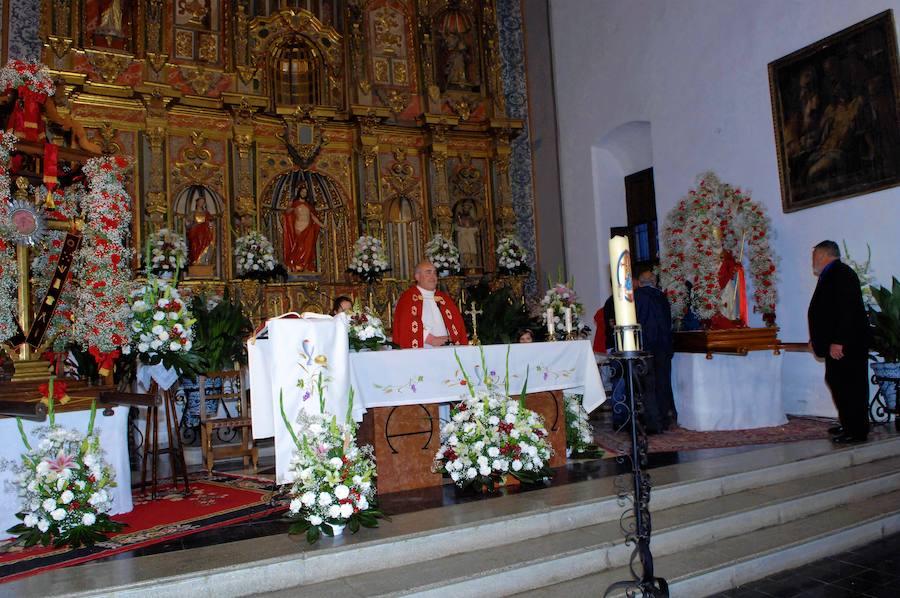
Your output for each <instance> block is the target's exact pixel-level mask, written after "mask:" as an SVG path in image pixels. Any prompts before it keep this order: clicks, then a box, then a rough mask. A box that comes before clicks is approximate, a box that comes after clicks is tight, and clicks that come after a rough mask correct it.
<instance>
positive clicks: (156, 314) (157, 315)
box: [153, 311, 166, 322]
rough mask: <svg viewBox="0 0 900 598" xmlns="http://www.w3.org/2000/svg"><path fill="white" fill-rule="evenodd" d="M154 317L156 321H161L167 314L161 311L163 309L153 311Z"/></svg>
mask: <svg viewBox="0 0 900 598" xmlns="http://www.w3.org/2000/svg"><path fill="white" fill-rule="evenodd" d="M153 319H154V321H156V322H160V321H162V320H165V319H166V314H165V313H163V312H161V311H157V312H154V313H153Z"/></svg>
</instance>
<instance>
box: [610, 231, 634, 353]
mask: <svg viewBox="0 0 900 598" xmlns="http://www.w3.org/2000/svg"><path fill="white" fill-rule="evenodd" d="M609 269H610V273H611V275H612V297H613V306H614V307H615V312H616V325H617V326H632V325H634V324H637V313H636V312H635V310H634V286H633V282H632V279H631V251H630V249H629V247H628V237H622V236H616V237H613V238H612V239H610V240H609ZM622 344H623V346H622V347H619V349H621V350H622V351H636V350H637V340H636V337H635V335H634V334H626V335H625V338H624V339H623V343H622Z"/></svg>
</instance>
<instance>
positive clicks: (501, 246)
mask: <svg viewBox="0 0 900 598" xmlns="http://www.w3.org/2000/svg"><path fill="white" fill-rule="evenodd" d="M497 266H499V268H500V271H501V272H503V273H504V274H522V273H525V272H528V265H527V264H526V263H525V247H524V246H523V245H522V242H521V241H519V238H518V237H516V236H515V235H504V236H502V237H500V240H499V241H498V242H497Z"/></svg>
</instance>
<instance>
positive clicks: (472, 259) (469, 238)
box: [456, 202, 479, 268]
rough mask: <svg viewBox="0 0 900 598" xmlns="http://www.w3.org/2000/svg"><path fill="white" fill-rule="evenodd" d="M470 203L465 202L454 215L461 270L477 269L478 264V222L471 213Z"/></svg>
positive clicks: (472, 209)
mask: <svg viewBox="0 0 900 598" xmlns="http://www.w3.org/2000/svg"><path fill="white" fill-rule="evenodd" d="M473 211H474V208H473V206H472V204H471V203H469V202H465V203H463V204H461V205H460V206H459V209H458V211H457V213H456V244H457V245H458V246H459V254H460V258H461V262H462V264H461V265H462V267H463V268H477V267H478V266H479V263H478V253H479V252H478V245H479V243H478V233H479V230H478V222H477V221H476V220H475V217H474V215H473V214H472V212H473Z"/></svg>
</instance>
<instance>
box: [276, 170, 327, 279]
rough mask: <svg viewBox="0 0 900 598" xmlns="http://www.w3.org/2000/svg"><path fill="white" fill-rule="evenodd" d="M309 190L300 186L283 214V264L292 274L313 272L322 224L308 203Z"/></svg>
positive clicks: (304, 186)
mask: <svg viewBox="0 0 900 598" xmlns="http://www.w3.org/2000/svg"><path fill="white" fill-rule="evenodd" d="M308 197H309V190H308V189H307V188H306V185H301V186H300V188H299V189H298V190H297V193H296V195H295V197H294V201H293V202H292V203H291V207H290V208H288V209H287V211H286V212H285V213H284V263H285V265H286V266H287V269H288V270H290V271H292V272H315V271H317V265H316V242H317V241H318V239H319V230H321V228H322V226H323V225H322V222H321V221H320V220H319V218H318V216H317V215H316V211H315V208H314V207H313V206H312V204H310V203H309V200H308Z"/></svg>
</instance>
